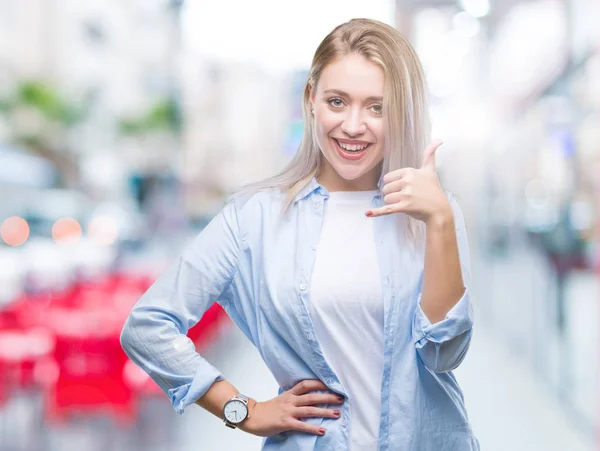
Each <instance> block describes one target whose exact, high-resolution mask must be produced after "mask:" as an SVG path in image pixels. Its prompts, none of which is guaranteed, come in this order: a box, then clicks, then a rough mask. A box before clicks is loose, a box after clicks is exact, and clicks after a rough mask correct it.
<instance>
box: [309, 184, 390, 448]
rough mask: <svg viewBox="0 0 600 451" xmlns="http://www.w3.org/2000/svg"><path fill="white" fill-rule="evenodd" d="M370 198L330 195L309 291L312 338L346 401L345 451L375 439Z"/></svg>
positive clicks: (376, 325) (378, 297) (378, 345)
mask: <svg viewBox="0 0 600 451" xmlns="http://www.w3.org/2000/svg"><path fill="white" fill-rule="evenodd" d="M376 193H377V192H376V191H355V192H349V191H343V192H340V191H338V192H331V193H330V197H329V199H328V200H327V201H326V203H325V216H324V218H323V227H322V229H321V238H320V240H319V245H318V248H317V253H316V259H315V264H314V270H313V274H312V281H311V285H310V286H311V293H310V314H311V318H312V321H313V323H314V325H315V330H316V334H317V338H318V340H319V342H320V344H321V347H322V349H323V353H324V354H325V358H326V360H327V362H329V363H330V364H331V367H332V369H333V371H334V372H335V373H336V374H337V375H338V377H339V378H340V382H341V383H342V385H343V387H344V388H345V389H346V391H347V393H348V395H349V398H350V400H349V402H350V451H369V450H376V449H377V440H378V435H379V415H380V404H381V378H382V372H383V299H382V292H381V278H380V273H379V265H378V261H377V255H376V248H375V237H374V235H373V227H372V219H370V218H367V217H366V216H365V211H366V210H367V209H369V208H371V200H372V199H373V196H374V195H375V194H376ZM346 402H348V401H346ZM337 421H342V420H341V419H340V420H337Z"/></svg>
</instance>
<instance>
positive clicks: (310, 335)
mask: <svg viewBox="0 0 600 451" xmlns="http://www.w3.org/2000/svg"><path fill="white" fill-rule="evenodd" d="M306 338H308V339H309V340H312V339H313V336H312V334H311V333H309V332H307V333H306Z"/></svg>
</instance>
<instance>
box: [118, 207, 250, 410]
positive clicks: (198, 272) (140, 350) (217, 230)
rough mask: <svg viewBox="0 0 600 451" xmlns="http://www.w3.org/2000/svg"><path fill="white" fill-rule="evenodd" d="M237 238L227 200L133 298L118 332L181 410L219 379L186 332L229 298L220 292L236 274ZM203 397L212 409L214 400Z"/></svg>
mask: <svg viewBox="0 0 600 451" xmlns="http://www.w3.org/2000/svg"><path fill="white" fill-rule="evenodd" d="M240 242H241V238H240V231H239V226H238V221H237V212H236V208H235V204H234V203H230V204H228V205H226V206H225V207H224V208H223V210H222V211H221V212H220V213H219V214H218V215H217V216H215V218H213V220H212V221H211V222H210V223H209V224H208V225H207V226H206V228H205V229H204V230H203V231H202V232H201V233H200V234H199V235H198V236H197V237H196V238H195V240H194V241H193V242H192V243H191V244H190V245H189V247H187V248H186V249H185V250H184V252H183V253H182V254H181V255H180V256H179V257H178V258H177V259H176V260H175V261H174V262H173V263H172V264H171V265H170V267H169V268H168V269H167V270H166V271H165V272H164V273H163V274H162V275H161V276H160V277H159V278H158V280H157V281H156V282H155V283H154V284H153V285H152V286H151V287H150V288H149V290H148V291H147V292H146V293H144V295H143V296H142V297H141V298H140V299H139V300H138V302H137V303H136V305H135V306H134V307H133V309H132V311H131V313H130V314H129V317H128V318H127V321H126V322H125V325H124V327H123V330H122V332H121V344H122V346H123V349H124V351H125V353H126V354H127V355H128V356H129V358H130V359H131V360H132V361H133V362H135V363H136V364H137V365H138V366H140V367H141V368H142V369H143V370H144V371H145V372H146V373H148V374H149V375H150V377H151V378H152V379H153V380H154V381H155V382H156V383H157V384H158V386H159V387H160V388H161V389H162V390H163V391H164V392H165V394H167V396H168V397H169V399H170V400H171V403H172V404H173V407H174V408H175V410H176V411H177V412H178V413H180V414H181V413H183V411H184V409H185V407H187V406H188V405H189V404H191V403H194V402H195V401H196V400H198V399H199V398H201V397H202V396H203V395H205V394H206V393H207V391H208V390H209V388H210V387H211V386H212V385H213V384H214V383H215V382H217V381H223V376H222V374H221V373H220V372H219V370H218V369H216V368H215V367H213V366H212V365H211V364H210V363H209V362H207V361H206V360H205V359H203V358H202V357H201V356H200V355H199V354H198V353H197V352H196V350H195V347H194V344H193V343H192V341H191V340H190V339H189V338H187V337H186V334H187V331H188V330H189V328H190V327H192V326H193V325H194V324H196V323H197V322H198V321H199V320H200V318H201V317H202V315H203V314H204V312H205V311H206V310H207V309H208V308H209V307H210V306H211V305H212V303H213V302H215V301H218V302H219V303H221V304H225V303H227V302H229V300H228V299H225V297H224V296H223V293H224V292H226V291H227V290H226V289H227V287H228V286H229V284H230V283H231V281H232V280H233V278H234V276H235V274H236V271H237V267H238V256H239V252H240ZM215 393H216V392H215ZM220 398H221V397H220V396H219V399H218V401H220ZM207 400H208V404H209V405H213V407H215V408H216V401H217V399H215V400H214V401H213V402H212V403H211V402H210V401H211V400H213V397H212V396H209V398H208V399H207ZM223 404H224V403H223ZM221 407H222V405H221ZM213 410H214V409H213Z"/></svg>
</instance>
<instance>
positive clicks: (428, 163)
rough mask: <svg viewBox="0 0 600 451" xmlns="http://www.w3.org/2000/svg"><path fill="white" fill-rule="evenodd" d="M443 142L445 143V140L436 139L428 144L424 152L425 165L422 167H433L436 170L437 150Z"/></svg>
mask: <svg viewBox="0 0 600 451" xmlns="http://www.w3.org/2000/svg"><path fill="white" fill-rule="evenodd" d="M442 144H444V141H442V140H441V139H436V140H435V141H433V142H432V143H431V144H429V146H427V148H426V149H425V152H423V165H422V166H421V168H431V169H433V170H435V152H436V150H438V148H439V147H440V146H441V145H442Z"/></svg>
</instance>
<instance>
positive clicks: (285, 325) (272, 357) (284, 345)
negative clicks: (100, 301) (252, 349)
mask: <svg viewBox="0 0 600 451" xmlns="http://www.w3.org/2000/svg"><path fill="white" fill-rule="evenodd" d="M328 197H329V194H328V192H327V190H326V189H325V188H324V187H323V186H322V185H320V184H319V183H318V182H317V181H316V179H314V178H313V179H312V180H311V182H310V183H309V184H308V185H307V187H306V188H305V189H304V190H302V191H301V192H300V193H299V194H298V195H297V196H296V197H295V198H294V200H293V204H292V206H291V209H290V211H289V212H288V213H287V215H286V216H282V214H281V210H282V206H283V204H284V202H285V193H283V192H280V191H277V190H267V191H260V192H258V193H256V194H252V195H248V196H245V197H244V196H239V197H234V199H233V200H231V201H230V202H228V203H227V204H226V205H225V207H224V208H223V209H222V210H221V211H220V212H219V214H217V215H216V216H215V217H214V218H213V220H212V221H211V222H210V223H209V224H208V225H207V226H206V228H205V229H204V230H202V232H200V233H199V234H198V236H197V237H196V238H195V240H193V242H192V243H191V244H190V245H189V246H188V247H187V248H186V249H185V250H184V251H183V252H182V254H181V255H180V256H179V257H178V258H177V259H176V260H175V261H174V262H173V264H172V265H171V266H170V267H169V269H167V270H166V271H165V272H164V273H163V274H162V275H161V276H160V277H159V278H158V280H157V281H156V282H155V283H154V284H153V285H152V286H151V287H150V289H149V290H148V291H147V292H146V293H145V294H144V295H143V296H142V298H141V299H140V300H139V301H138V302H137V303H136V305H135V306H134V308H133V309H132V311H131V313H130V315H129V317H128V319H127V322H126V324H125V326H124V328H123V331H122V334H121V343H122V345H123V348H124V349H125V352H126V353H127V354H128V356H129V357H130V358H131V359H132V360H133V361H134V362H135V363H136V364H137V365H139V366H140V367H141V368H143V369H144V370H145V371H146V372H147V373H148V374H149V375H150V376H151V377H152V379H153V380H154V381H155V382H156V383H157V384H158V385H159V386H160V387H161V388H162V389H163V391H164V392H165V393H166V394H167V395H168V396H169V398H170V400H171V402H172V404H173V406H174V408H175V410H176V411H177V412H179V413H183V410H184V409H185V408H186V407H187V406H188V405H190V404H192V403H194V402H195V401H196V400H197V399H199V398H200V397H202V396H203V395H204V393H206V391H207V390H208V389H209V388H210V386H211V385H212V384H213V383H214V382H215V381H219V380H223V376H222V374H221V373H220V371H219V370H218V369H217V368H215V367H214V366H212V365H211V364H210V363H208V362H207V361H206V360H205V359H203V358H202V357H201V356H200V355H199V354H198V353H197V352H196V350H195V348H194V346H193V344H192V343H191V341H190V340H189V339H188V338H187V337H186V336H185V334H186V333H187V331H188V329H189V328H190V327H192V326H193V325H194V324H196V323H197V322H198V321H199V320H200V318H201V317H202V315H203V313H204V312H205V311H206V310H207V309H208V308H209V307H210V306H211V304H212V303H213V302H218V303H219V304H220V305H221V306H222V307H223V308H224V310H225V311H226V312H227V314H228V315H229V317H230V318H231V319H232V320H233V321H234V322H235V324H236V325H237V326H238V327H239V328H240V329H241V330H242V331H243V332H244V334H245V335H246V336H247V337H248V339H249V340H250V341H251V342H252V343H253V344H254V345H255V346H256V348H257V349H258V351H259V352H260V355H261V356H262V358H263V359H264V361H265V363H266V365H267V366H268V368H269V369H270V370H271V372H272V373H273V375H274V377H275V379H276V381H277V382H278V383H279V386H280V389H279V394H280V393H282V392H283V391H285V390H289V389H291V388H292V387H293V386H294V385H296V384H297V383H298V382H299V381H301V380H303V379H320V380H321V381H323V382H324V383H325V384H326V385H327V386H328V387H329V389H330V390H331V391H333V392H335V393H338V394H341V395H343V396H345V397H346V399H349V398H348V394H347V392H346V390H345V389H344V387H343V386H342V384H341V382H340V379H339V377H338V375H337V374H335V373H334V372H333V370H332V369H331V367H330V365H329V364H328V362H327V361H326V359H325V356H324V354H323V352H322V349H321V347H320V345H319V341H318V340H317V337H316V334H315V329H314V326H313V323H312V321H311V318H310V315H309V303H310V280H311V271H312V268H313V263H314V260H315V253H316V252H315V251H316V249H317V244H318V241H319V236H320V231H321V225H322V221H323V212H324V207H325V203H326V201H327V199H328ZM450 201H451V205H452V208H453V211H454V217H455V225H456V232H457V239H458V245H459V253H460V261H461V266H462V274H463V280H464V283H465V288H466V290H465V293H464V295H463V296H462V297H461V299H460V300H459V301H458V303H457V304H456V305H455V306H454V307H453V308H452V309H451V310H450V312H449V313H448V314H447V315H446V317H445V319H444V320H442V321H440V322H438V323H435V324H431V323H430V321H429V320H428V319H427V317H426V316H425V314H424V313H423V311H422V309H421V307H420V302H419V301H420V294H421V287H422V279H423V263H424V257H423V251H422V250H421V251H419V250H416V248H414V247H411V246H410V245H408V244H406V243H405V242H404V238H403V236H402V234H399V233H398V232H397V229H396V227H395V224H396V223H397V221H396V220H395V216H396V215H386V216H380V217H375V218H372V220H373V221H374V231H375V236H376V249H377V256H378V261H379V266H380V272H381V284H382V294H383V300H382V301H383V305H384V354H383V355H384V365H383V375H382V376H383V377H382V381H381V414H380V415H381V417H380V428H379V444H378V450H379V451H388V450H390V451H391V450H399V451H470V450H479V444H478V442H477V439H476V438H475V437H474V435H473V432H472V430H471V427H470V424H469V421H468V418H467V413H466V411H465V405H464V401H463V395H462V392H461V389H460V387H459V385H458V383H457V381H456V379H455V377H454V375H453V373H452V370H453V369H455V368H456V367H457V366H458V365H459V364H460V362H461V361H462V360H463V358H464V357H465V354H466V352H467V349H468V347H469V343H470V340H471V334H472V326H473V313H472V306H471V301H470V298H469V288H468V284H469V273H470V263H469V250H468V244H467V237H466V233H465V225H464V220H463V216H462V212H461V210H460V208H459V207H458V204H457V203H456V201H455V200H454V198H453V197H452V196H450ZM372 205H373V207H379V206H381V205H383V201H382V196H381V194H377V195H375V196H374V198H373V202H372ZM249 395H250V396H251V395H252V394H251V393H249ZM274 396H275V394H274ZM326 407H333V406H326ZM335 408H339V409H340V410H341V417H340V418H341V419H332V418H307V419H305V420H304V421H307V422H309V423H311V424H315V425H320V426H323V427H325V428H326V429H327V433H326V434H325V435H323V436H317V435H312V434H307V433H302V432H297V431H287V432H283V433H280V434H277V435H274V436H271V437H267V438H265V440H263V450H267V451H268V450H278V451H284V450H286V451H287V450H289V451H292V450H294V451H298V450H300V451H308V450H327V451H342V450H347V449H348V440H349V427H350V422H349V414H350V411H349V407H348V403H347V402H346V403H344V404H343V405H342V406H339V405H338V406H336V407H335Z"/></svg>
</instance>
